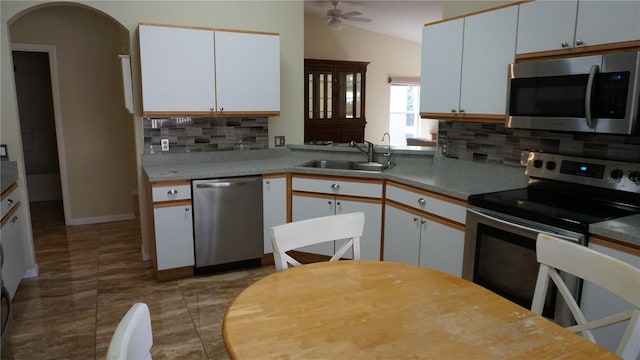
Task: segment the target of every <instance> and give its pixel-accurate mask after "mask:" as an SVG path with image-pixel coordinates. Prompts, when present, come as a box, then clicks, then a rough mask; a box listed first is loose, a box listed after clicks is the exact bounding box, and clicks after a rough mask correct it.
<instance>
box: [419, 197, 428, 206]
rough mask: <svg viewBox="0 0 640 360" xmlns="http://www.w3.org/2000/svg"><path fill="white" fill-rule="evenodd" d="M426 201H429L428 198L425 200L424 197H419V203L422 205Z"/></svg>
mask: <svg viewBox="0 0 640 360" xmlns="http://www.w3.org/2000/svg"><path fill="white" fill-rule="evenodd" d="M426 203H427V200H425V199H424V198H420V199H418V204H420V206H424V205H425V204H426Z"/></svg>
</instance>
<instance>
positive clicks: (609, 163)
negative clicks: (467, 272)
mask: <svg viewBox="0 0 640 360" xmlns="http://www.w3.org/2000/svg"><path fill="white" fill-rule="evenodd" d="M525 166H526V170H525V174H526V175H527V176H529V177H534V178H543V179H550V180H559V181H566V182H571V183H577V184H584V185H590V186H597V187H602V188H608V189H615V190H622V191H629V192H634V193H640V163H632V162H621V161H613V160H600V159H590V158H581V157H576V156H567V155H559V154H551V153H541V152H529V154H528V156H527V160H526V164H525Z"/></svg>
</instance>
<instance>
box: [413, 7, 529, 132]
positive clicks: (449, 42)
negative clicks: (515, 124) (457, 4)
mask: <svg viewBox="0 0 640 360" xmlns="http://www.w3.org/2000/svg"><path fill="white" fill-rule="evenodd" d="M517 12H518V9H517V7H516V6H512V7H507V8H503V9H499V10H495V11H490V12H485V13H480V14H477V15H473V16H468V17H466V18H464V19H456V20H452V21H445V22H442V23H438V24H434V25H427V26H425V28H424V30H423V39H422V64H421V65H422V76H421V102H420V106H421V107H420V112H421V113H441V114H446V115H447V116H448V117H449V118H450V117H452V116H453V117H460V118H464V117H465V116H467V115H468V114H485V115H498V116H503V115H504V114H505V109H506V97H507V68H508V65H509V64H511V63H512V62H514V60H515V46H516V29H517V20H518V13H517ZM500 120H501V121H502V119H500Z"/></svg>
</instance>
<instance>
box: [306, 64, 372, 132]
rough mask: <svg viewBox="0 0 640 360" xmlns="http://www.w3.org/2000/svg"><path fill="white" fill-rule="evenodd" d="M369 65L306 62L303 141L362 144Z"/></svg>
mask: <svg viewBox="0 0 640 360" xmlns="http://www.w3.org/2000/svg"><path fill="white" fill-rule="evenodd" d="M368 64H369V63H368V62H355V61H337V60H318V59H305V60H304V72H305V90H304V95H305V96H304V99H305V105H304V113H305V115H304V141H305V142H310V141H333V142H343V143H345V142H350V141H352V140H354V141H357V142H363V141H364V127H365V125H366V123H367V122H366V118H365V111H364V109H365V88H366V86H365V85H366V81H365V78H366V71H367V65H368Z"/></svg>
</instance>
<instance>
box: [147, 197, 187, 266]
mask: <svg viewBox="0 0 640 360" xmlns="http://www.w3.org/2000/svg"><path fill="white" fill-rule="evenodd" d="M153 220H154V227H155V236H156V259H157V264H158V271H161V270H167V269H173V268H180V267H185V266H193V265H194V257H193V217H192V207H191V201H185V202H181V203H176V204H172V205H171V206H162V205H160V206H157V205H156V206H154V209H153Z"/></svg>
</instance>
